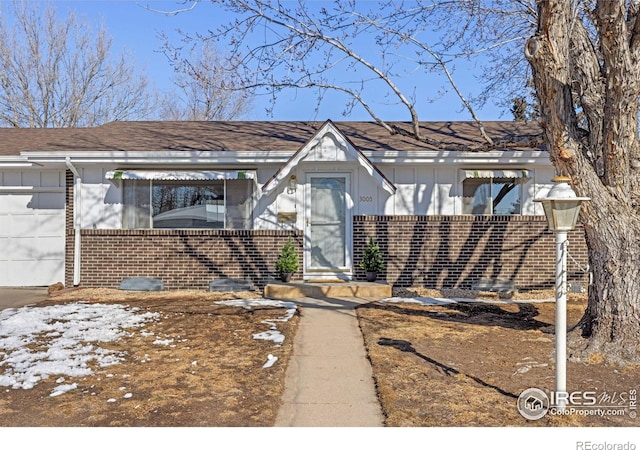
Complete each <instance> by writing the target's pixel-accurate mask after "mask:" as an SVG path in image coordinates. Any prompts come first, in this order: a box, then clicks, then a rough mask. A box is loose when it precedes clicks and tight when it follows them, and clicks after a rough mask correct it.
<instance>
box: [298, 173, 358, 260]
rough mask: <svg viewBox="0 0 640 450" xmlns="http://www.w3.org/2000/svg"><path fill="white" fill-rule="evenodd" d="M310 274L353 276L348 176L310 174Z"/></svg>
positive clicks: (307, 257) (308, 252) (308, 233)
mask: <svg viewBox="0 0 640 450" xmlns="http://www.w3.org/2000/svg"><path fill="white" fill-rule="evenodd" d="M307 181H308V186H309V197H310V198H309V203H308V204H309V210H308V212H307V252H306V253H307V255H306V262H307V264H306V267H307V269H308V270H307V271H308V272H315V273H319V272H325V273H327V272H329V273H331V272H333V273H335V272H350V269H351V267H350V265H351V261H350V259H351V258H350V241H351V238H350V233H351V222H350V220H349V217H350V216H349V212H350V209H349V195H348V184H349V175H348V174H337V175H335V174H331V175H328V174H308V175H307Z"/></svg>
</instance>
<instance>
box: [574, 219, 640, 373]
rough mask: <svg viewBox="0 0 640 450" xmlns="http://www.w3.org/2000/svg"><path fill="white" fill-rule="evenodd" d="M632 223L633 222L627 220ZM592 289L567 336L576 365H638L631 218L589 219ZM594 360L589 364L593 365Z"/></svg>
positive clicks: (636, 265)
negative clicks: (599, 362)
mask: <svg viewBox="0 0 640 450" xmlns="http://www.w3.org/2000/svg"><path fill="white" fill-rule="evenodd" d="M630 219H631V220H630ZM587 221H588V222H589V224H590V225H589V226H586V227H585V228H586V234H587V243H588V248H589V262H590V266H591V270H592V273H593V283H592V284H591V285H590V286H589V302H588V306H587V310H586V311H585V314H584V316H583V317H582V319H581V320H580V323H579V324H578V326H577V327H576V328H575V329H574V330H572V331H571V332H570V333H569V337H568V345H569V356H570V358H572V359H574V360H579V361H591V360H599V359H604V360H606V361H608V362H610V363H614V364H619V365H625V364H628V363H633V362H638V361H640V245H639V244H640V242H639V241H638V236H640V229H639V227H638V222H637V220H635V218H633V217H631V218H629V217H625V216H624V215H613V214H612V215H610V216H609V217H607V218H603V220H601V221H600V222H598V223H595V222H594V221H592V220H590V219H589V218H587ZM592 358H593V359H592Z"/></svg>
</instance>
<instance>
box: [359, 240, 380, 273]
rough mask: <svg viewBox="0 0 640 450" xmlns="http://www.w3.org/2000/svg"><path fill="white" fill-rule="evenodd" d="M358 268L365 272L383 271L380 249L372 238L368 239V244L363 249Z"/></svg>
mask: <svg viewBox="0 0 640 450" xmlns="http://www.w3.org/2000/svg"><path fill="white" fill-rule="evenodd" d="M360 268H361V269H364V270H365V271H367V272H381V271H382V270H384V262H382V253H381V252H380V247H379V246H378V244H377V243H376V242H375V241H374V240H373V238H369V243H368V244H367V246H366V247H365V249H364V255H363V256H362V261H361V262H360Z"/></svg>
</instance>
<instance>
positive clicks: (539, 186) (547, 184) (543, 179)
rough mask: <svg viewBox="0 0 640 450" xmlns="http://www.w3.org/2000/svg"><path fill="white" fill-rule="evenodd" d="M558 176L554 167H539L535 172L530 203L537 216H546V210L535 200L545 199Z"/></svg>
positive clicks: (530, 190)
mask: <svg viewBox="0 0 640 450" xmlns="http://www.w3.org/2000/svg"><path fill="white" fill-rule="evenodd" d="M555 176H556V170H555V168H554V167H553V166H552V165H549V166H538V167H536V168H535V171H534V172H533V182H532V186H531V188H530V189H529V191H528V192H529V196H530V198H529V201H530V202H531V203H532V207H533V208H531V207H530V208H529V209H533V213H534V214H536V215H542V216H543V215H544V210H543V209H542V205H541V204H540V203H539V202H533V199H536V198H544V197H546V196H547V194H548V193H549V191H550V190H551V188H552V187H553V182H552V181H551V179H552V178H554V177H555Z"/></svg>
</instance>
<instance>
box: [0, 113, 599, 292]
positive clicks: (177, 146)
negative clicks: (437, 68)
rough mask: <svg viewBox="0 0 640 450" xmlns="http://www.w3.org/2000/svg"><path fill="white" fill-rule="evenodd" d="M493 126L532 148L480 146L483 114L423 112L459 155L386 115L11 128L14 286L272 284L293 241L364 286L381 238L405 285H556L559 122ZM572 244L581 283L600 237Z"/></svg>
mask: <svg viewBox="0 0 640 450" xmlns="http://www.w3.org/2000/svg"><path fill="white" fill-rule="evenodd" d="M396 125H398V126H405V127H408V126H409V124H403V123H397V124H396ZM485 127H486V129H487V131H488V132H489V133H490V135H492V136H497V137H499V138H512V139H513V140H514V141H516V142H522V145H520V146H515V147H513V146H510V147H509V148H505V149H500V148H498V149H495V150H490V151H477V150H474V148H476V147H477V146H478V144H479V143H481V142H482V141H481V138H480V135H479V133H478V131H477V129H476V128H475V126H474V125H473V124H471V123H466V122H446V123H445V122H430V123H422V124H421V128H422V133H423V134H424V136H425V137H427V138H428V139H430V140H432V141H433V142H443V143H446V144H449V147H451V146H455V148H456V149H454V150H442V149H441V148H439V147H438V146H433V145H429V144H427V143H420V142H417V141H415V140H412V139H410V138H406V137H403V136H401V135H390V134H389V133H388V132H387V131H386V130H385V129H384V128H383V127H381V126H379V125H377V124H375V123H369V122H332V121H327V122H324V123H321V122H240V121H238V122H113V123H109V124H106V125H103V126H100V127H95V128H77V129H0V286H38V285H50V284H52V283H55V282H59V281H60V282H63V283H64V284H65V285H66V286H74V285H75V286H83V287H97V286H100V287H117V286H118V285H119V284H120V282H121V281H122V280H123V279H124V278H128V277H138V276H146V277H156V278H161V279H163V281H164V286H165V288H167V289H178V288H196V289H207V288H208V286H209V282H210V281H211V280H214V279H218V278H242V279H247V280H250V281H251V282H253V283H254V284H255V285H256V286H258V287H259V288H262V287H264V286H265V284H266V283H268V282H269V281H270V280H271V279H273V278H274V277H275V275H276V274H275V263H276V260H277V256H278V253H279V251H280V248H281V247H282V245H283V244H284V243H285V242H286V241H287V240H288V238H290V237H291V238H293V240H294V242H295V244H296V246H297V251H298V253H299V256H300V262H301V265H300V269H299V273H297V274H296V275H295V277H294V279H298V280H303V279H304V280H311V279H313V280H317V279H336V278H339V279H347V280H363V279H364V272H363V271H362V270H361V269H360V268H359V266H358V263H359V260H360V258H361V256H362V251H363V247H364V246H365V243H366V242H367V241H368V239H369V237H373V238H374V239H375V240H376V241H377V242H378V243H379V244H380V247H381V249H382V253H383V255H384V258H385V263H386V269H385V272H384V273H383V274H381V278H382V279H383V280H385V281H387V282H388V283H389V284H392V285H395V286H411V285H419V286H424V287H433V288H441V287H459V288H469V287H470V286H471V284H472V283H473V282H474V280H477V279H479V278H503V279H509V280H512V281H513V282H514V283H515V285H516V287H517V288H519V289H534V288H541V287H549V286H552V285H553V278H554V238H553V234H552V233H551V232H549V231H548V229H547V226H546V221H545V219H544V215H543V213H542V210H541V207H540V205H538V204H536V203H534V202H533V200H534V198H537V197H541V196H544V195H546V192H547V191H548V190H549V188H550V187H551V182H550V180H551V178H553V176H554V175H555V173H554V169H553V167H552V165H551V163H550V162H549V158H548V155H547V152H546V151H545V149H544V146H543V144H542V140H541V130H540V128H539V127H538V125H536V124H531V123H529V124H526V123H516V122H490V123H485ZM570 242H571V245H570V254H571V256H572V258H571V259H570V261H569V279H570V280H572V279H573V280H581V281H584V280H585V274H584V273H583V272H582V270H581V267H585V266H586V259H587V256H586V253H587V252H586V246H585V242H584V233H583V231H582V230H581V229H577V230H576V231H574V232H573V233H572V234H571V235H570Z"/></svg>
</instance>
